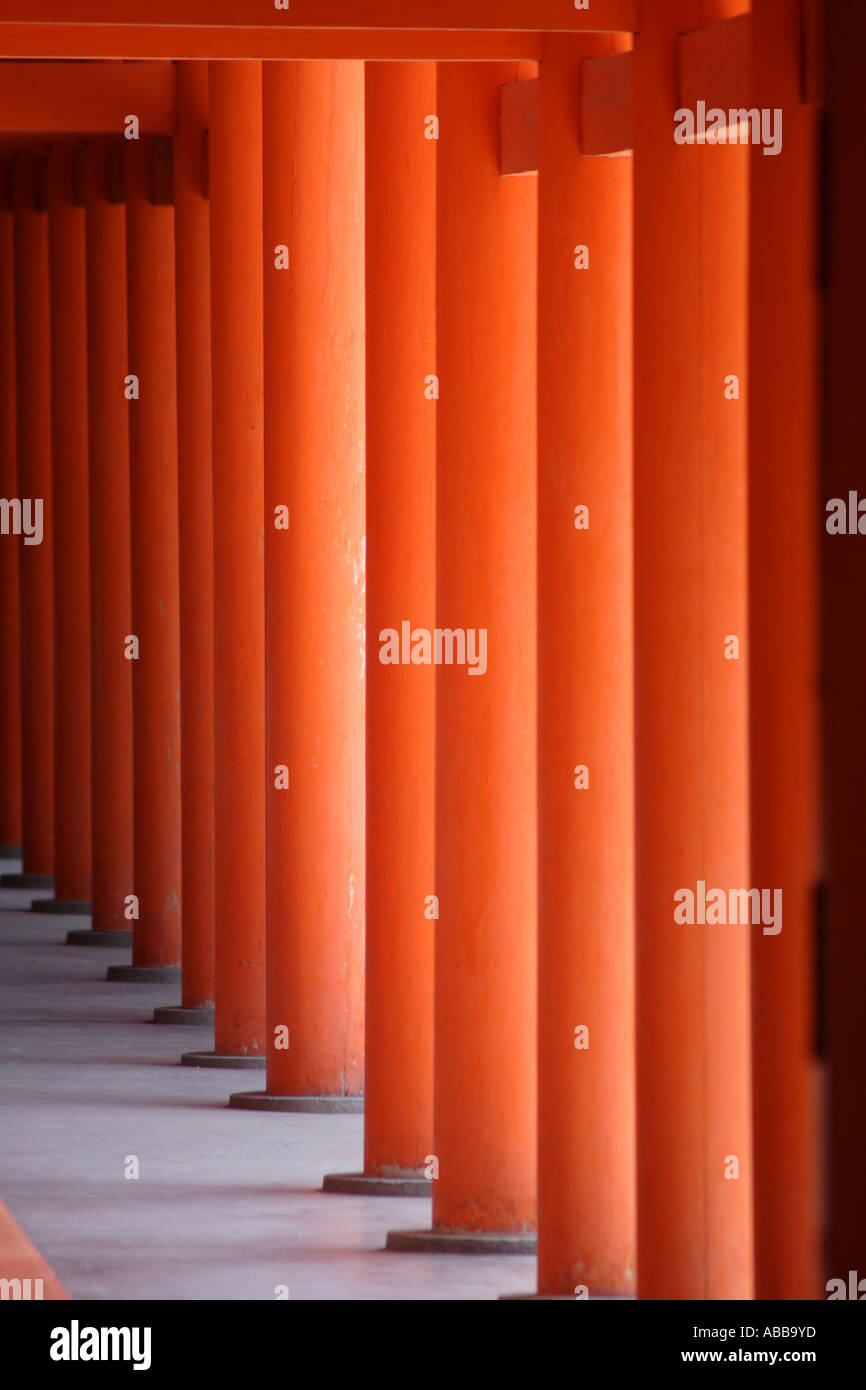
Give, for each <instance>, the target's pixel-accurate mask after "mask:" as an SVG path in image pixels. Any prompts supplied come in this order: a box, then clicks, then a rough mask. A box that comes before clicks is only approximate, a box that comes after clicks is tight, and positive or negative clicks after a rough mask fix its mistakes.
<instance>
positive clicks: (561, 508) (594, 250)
mask: <svg viewBox="0 0 866 1390" xmlns="http://www.w3.org/2000/svg"><path fill="white" fill-rule="evenodd" d="M626 46H627V41H626V40H625V39H624V38H623V37H617V36H609V37H603V38H591V39H577V40H574V39H564V38H560V37H558V36H548V37H547V38H546V40H545V50H544V59H543V62H542V64H541V76H540V81H539V157H538V197H539V208H538V218H539V249H538V275H539V280H538V285H539V303H538V314H539V322H538V412H539V415H538V450H539V454H538V506H539V515H538V585H539V593H538V623H539V633H538V658H539V669H538V701H539V708H538V756H539V768H538V790H539V808H538V812H539V846H538V864H539V890H538V904H539V918H538V969H539V981H538V1001H539V1010H538V1087H539V1097H538V1101H539V1108H538V1290H539V1293H540V1294H542V1295H554V1296H555V1295H568V1296H570V1297H574V1295H575V1291H576V1290H577V1292H578V1294H581V1293H582V1294H583V1296H590V1297H591V1296H593V1295H595V1294H607V1295H610V1294H627V1293H630V1292H633V1291H634V1281H635V1258H636V1252H635V1235H636V1232H635V1157H634V1147H635V1114H634V1111H635V1102H634V825H633V819H634V812H633V777H634V750H633V697H632V681H633V660H632V526H631V510H632V449H631V404H632V401H631V376H632V360H631V347H632V334H631V313H632V303H631V265H632V246H631V235H632V227H631V212H632V198H631V194H632V168H631V165H632V161H631V157H630V156H628V155H625V156H619V157H617V158H612V159H592V158H582V157H581V154H580V148H579V144H578V128H577V121H576V116H575V110H576V101H577V97H578V95H579V92H580V70H581V62H582V60H584V59H588V58H598V57H602V56H605V55H608V54H612V53H616V52H618V51H621V50H622V49H623V48H625V47H626ZM581 246H584V247H586V249H587V264H586V265H585V266H584V265H583V264H581V266H580V268H578V266H577V265H576V261H578V260H581V261H582V257H579V256H578V255H577V254H576V252H577V249H578V247H581Z"/></svg>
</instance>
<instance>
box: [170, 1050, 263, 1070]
mask: <svg viewBox="0 0 866 1390" xmlns="http://www.w3.org/2000/svg"><path fill="white" fill-rule="evenodd" d="M180 1064H181V1066H182V1067H225V1068H227V1069H228V1070H231V1069H232V1068H234V1069H235V1070H237V1069H238V1068H243V1069H244V1070H245V1071H251V1070H253V1069H254V1068H255V1069H256V1070H261V1071H264V1069H265V1067H266V1065H267V1062H266V1060H265V1058H264V1057H259V1056H257V1055H256V1054H255V1053H254V1052H235V1053H221V1052H185V1053H184V1054H183V1056H182V1057H181V1059H180Z"/></svg>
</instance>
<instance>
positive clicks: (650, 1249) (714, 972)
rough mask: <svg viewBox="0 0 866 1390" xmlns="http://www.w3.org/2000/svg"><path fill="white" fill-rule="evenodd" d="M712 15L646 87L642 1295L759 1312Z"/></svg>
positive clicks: (738, 443) (651, 12) (642, 153)
mask: <svg viewBox="0 0 866 1390" xmlns="http://www.w3.org/2000/svg"><path fill="white" fill-rule="evenodd" d="M709 8H710V9H715V11H716V12H715V13H707V9H708V7H707V6H706V5H701V4H698V3H696V0H659V2H658V3H657V4H654V5H653V6H651V7H646V9H645V13H644V15H643V21H642V27H641V32H640V34H639V35H638V36H637V38H636V40H635V54H634V73H633V102H634V111H635V120H634V136H633V139H634V256H635V271H634V275H635V280H634V295H635V301H634V333H635V341H634V363H635V378H634V430H635V438H634V451H635V453H634V535H635V543H634V566H635V584H634V593H635V748H636V777H635V781H636V825H635V835H636V849H637V853H636V904H637V909H636V912H637V916H636V932H637V1105H638V1112H637V1135H638V1294H639V1296H640V1297H642V1298H658V1299H667V1298H674V1299H688V1298H692V1299H702V1298H707V1299H714V1298H723V1299H736V1298H749V1297H751V1295H752V1160H751V1140H752V1136H751V1087H750V1065H751V1056H750V1013H749V991H750V972H749V953H750V947H751V940H752V937H753V936H754V935H755V934H756V933H760V932H761V931H762V926H761V925H760V923H758V924H757V925H749V924H748V923H746V924H744V925H730V924H727V925H721V924H719V925H714V924H713V917H714V916H715V915H716V912H717V911H718V908H717V906H716V904H717V902H718V900H717V899H716V898H713V900H712V903H713V905H712V906H711V910H710V912H709V914H708V915H709V916H710V922H708V923H706V924H704V923H703V922H702V921H701V920H700V919H701V918H702V916H703V915H704V914H703V912H702V907H703V893H704V891H706V892H707V893H709V892H710V891H711V890H714V889H715V890H720V891H721V893H722V894H723V895H724V897H723V902H724V904H725V907H727V904H728V902H729V893H730V891H731V890H748V889H750V888H751V887H752V884H751V882H750V881H749V880H750V868H749V855H748V748H747V698H748V696H747V690H748V686H747V675H748V633H747V613H746V550H747V542H746V497H745V492H746V468H745V459H746V454H745V443H746V415H745V411H746V387H747V381H746V370H747V367H746V333H745V294H746V263H745V245H746V207H747V204H746V179H747V174H748V150H747V148H746V147H744V146H740V147H736V148H734V147H731V146H728V145H697V144H694V145H690V144H678V143H676V141H675V140H674V121H675V111H676V110H677V108H678V106H679V101H678V93H677V34H678V33H680V32H684V31H686V30H688V29H693V28H696V27H697V26H698V25H699V23H701V22H709V21H710V20H711V19H721V18H723V17H724V16H725V6H724V5H718V6H716V7H712V6H711V7H709ZM736 8H737V6H736V4H732V5H730V6H728V12H730V11H731V9H736ZM734 379H736V380H734ZM758 886H759V887H761V886H763V887H772V886H774V885H758ZM688 894H690V895H691V901H692V903H693V922H692V924H689V923H688V903H689V898H688V897H687V896H686V895H688ZM739 902H740V900H739V898H738V899H737V900H736V903H737V904H738V903H739ZM748 902H749V903H751V900H748ZM739 910H740V908H739V906H737V911H738V912H739ZM675 913H676V915H675ZM767 941H768V942H770V938H769V937H768V938H767Z"/></svg>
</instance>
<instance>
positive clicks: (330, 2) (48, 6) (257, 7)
mask: <svg viewBox="0 0 866 1390" xmlns="http://www.w3.org/2000/svg"><path fill="white" fill-rule="evenodd" d="M579 3H580V8H578V0H531V3H527V0H279V3H278V0H125V3H124V4H123V6H122V7H119V6H118V4H117V0H78V3H77V4H76V10H77V17H76V20H75V23H76V24H77V25H87V24H99V25H105V24H109V25H110V24H116V23H117V22H118V18H120V22H121V23H122V24H124V25H135V26H145V25H153V24H156V25H201V26H202V27H204V28H211V27H213V26H217V27H221V26H224V25H225V26H228V27H237V28H238V29H246V28H249V27H250V26H263V27H265V28H276V29H304V28H306V29H313V28H315V29H362V30H364V29H367V30H369V29H440V30H442V29H450V30H465V29H489V30H506V29H513V30H526V31H530V32H531V31H534V30H549V31H557V30H559V31H562V32H564V33H581V34H585V33H591V32H604V31H616V30H621V31H628V32H632V33H633V32H634V31H635V30H636V29H637V22H638V0H579ZM118 10H120V16H119V15H118ZM6 20H9V21H12V22H16V23H31V24H59V25H65V24H67V23H68V22H69V5H68V3H67V0H0V21H6ZM238 56H242V55H238Z"/></svg>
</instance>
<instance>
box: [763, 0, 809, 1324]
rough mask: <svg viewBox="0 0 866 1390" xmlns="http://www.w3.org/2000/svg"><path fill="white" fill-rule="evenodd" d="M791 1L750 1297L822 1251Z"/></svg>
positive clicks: (776, 161) (766, 511)
mask: <svg viewBox="0 0 866 1390" xmlns="http://www.w3.org/2000/svg"><path fill="white" fill-rule="evenodd" d="M800 10H801V7H800V5H799V4H798V3H797V0H754V4H753V6H752V19H751V29H752V86H753V93H752V104H753V105H754V106H757V107H759V108H767V109H770V110H776V109H779V108H781V109H782V110H783V112H784V127H783V130H784V140H783V147H782V153H781V154H780V155H778V156H775V157H771V158H768V157H765V156H764V154H763V152H762V150H761V148H760V147H759V146H755V147H753V149H752V151H751V155H750V158H751V197H750V206H751V213H750V239H749V247H750V298H749V307H750V320H749V362H750V368H749V454H750V461H751V462H750V474H749V527H750V536H749V542H750V543H749V605H750V611H749V627H750V631H751V634H752V637H751V692H750V694H751V710H750V714H751V755H750V756H751V780H752V785H751V826H752V831H751V833H752V879H753V882H754V883H755V884H761V885H763V884H767V885H772V886H773V887H779V888H781V890H782V895H783V897H782V900H783V902H784V926H783V930H782V932H781V934H780V935H779V936H778V937H774V936H764V935H763V934H758V935H756V936H755V937H754V938H753V942H752V972H753V982H754V983H753V1030H754V1044H753V1045H754V1076H753V1088H754V1127H755V1297H756V1298H773V1299H791V1298H793V1299H798V1298H814V1297H815V1294H816V1292H817V1283H818V1274H819V1260H818V1235H819V1232H818V1169H817V1160H818V1154H817V1138H818V1132H819V1110H818V1105H817V1099H818V1097H817V1089H816V1088H817V1075H816V1071H817V1062H816V1058H815V1057H814V1055H813V1049H814V1044H815V1017H814V1014H815V968H816V964H817V961H816V957H815V921H814V895H815V887H816V881H817V875H818V865H817V862H816V853H817V810H818V707H817V696H818V655H817V617H818V615H817V599H818V593H817V578H818V558H817V527H816V524H815V519H816V516H818V515H819V514H820V507H819V501H818V477H817V472H818V469H817V444H818V427H817V385H818V370H817V365H818V364H817V350H818V285H817V282H816V275H815V267H816V248H815V232H816V221H815V217H814V198H815V182H816V173H817V169H816V115H817V110H816V108H815V107H809V106H806V105H804V103H803V97H802V93H801V89H800V79H801V67H800V53H801V48H800V39H801V34H800Z"/></svg>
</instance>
